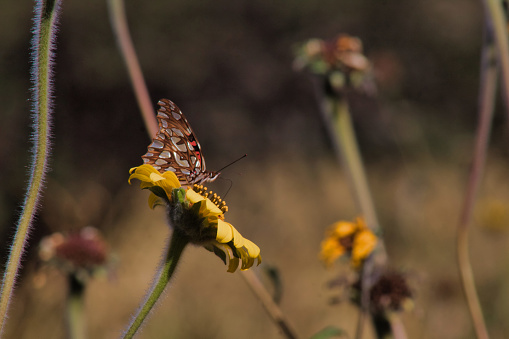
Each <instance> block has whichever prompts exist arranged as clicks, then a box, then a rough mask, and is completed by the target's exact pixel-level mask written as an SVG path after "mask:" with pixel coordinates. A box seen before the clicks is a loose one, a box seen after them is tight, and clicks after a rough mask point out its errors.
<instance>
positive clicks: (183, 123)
mask: <svg viewBox="0 0 509 339" xmlns="http://www.w3.org/2000/svg"><path fill="white" fill-rule="evenodd" d="M158 105H159V106H160V107H159V109H158V110H157V121H158V124H159V131H158V132H157V134H156V136H155V138H154V139H153V141H152V143H151V144H150V145H149V146H148V152H147V153H146V154H145V155H143V156H142V159H143V162H144V163H145V164H149V165H152V166H153V167H154V168H155V169H157V170H158V171H159V172H161V173H162V172H165V171H172V172H175V174H176V175H177V177H178V179H179V181H180V182H181V183H182V184H183V185H188V184H194V183H201V182H204V181H212V180H214V179H215V178H216V177H217V174H216V173H215V172H207V170H206V167H205V159H204V158H203V154H202V151H201V147H200V143H199V142H198V139H197V138H196V135H195V134H194V132H193V130H192V129H191V126H190V125H189V122H188V121H187V119H186V118H185V117H184V115H183V114H182V111H181V110H180V109H179V108H178V107H177V105H175V104H174V103H173V102H172V101H170V100H168V99H161V100H160V101H159V102H158Z"/></svg>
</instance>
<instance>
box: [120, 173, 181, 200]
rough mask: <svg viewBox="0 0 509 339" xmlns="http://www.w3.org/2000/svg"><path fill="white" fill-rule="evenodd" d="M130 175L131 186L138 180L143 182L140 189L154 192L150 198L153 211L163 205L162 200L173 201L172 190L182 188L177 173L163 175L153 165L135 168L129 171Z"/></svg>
mask: <svg viewBox="0 0 509 339" xmlns="http://www.w3.org/2000/svg"><path fill="white" fill-rule="evenodd" d="M133 172H134V173H133ZM129 174H131V175H130V176H129V184H130V183H131V180H132V179H138V180H140V181H141V184H140V188H148V189H150V190H151V191H152V194H150V197H149V198H148V204H149V206H150V208H152V209H153V208H154V207H155V206H156V205H161V204H162V201H161V198H162V199H168V200H171V192H172V190H173V189H174V188H180V182H179V180H178V178H177V176H176V175H175V173H173V172H172V171H166V172H164V173H162V174H161V173H159V171H157V170H156V169H155V168H154V167H152V166H151V165H147V164H145V165H141V166H138V167H133V168H131V169H130V170H129ZM158 188H159V189H158ZM161 189H162V190H163V191H164V193H163V192H162V191H161Z"/></svg>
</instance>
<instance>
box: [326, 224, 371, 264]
mask: <svg viewBox="0 0 509 339" xmlns="http://www.w3.org/2000/svg"><path fill="white" fill-rule="evenodd" d="M377 240H378V239H377V237H376V235H375V234H373V232H371V230H369V229H368V228H367V226H366V224H365V222H364V219H363V218H357V220H356V221H355V222H349V221H338V222H336V223H335V224H333V225H332V226H331V227H330V228H329V229H328V230H327V232H326V238H325V239H324V240H323V241H322V249H321V252H320V259H321V260H322V261H323V262H325V264H326V265H327V266H330V265H331V264H332V263H333V262H334V261H335V260H336V259H337V258H339V257H340V256H342V255H349V256H350V259H351V264H352V266H354V267H356V268H358V267H360V265H361V263H362V261H363V260H364V259H366V258H367V257H368V256H369V255H370V254H371V252H373V250H374V249H375V247H376V244H377Z"/></svg>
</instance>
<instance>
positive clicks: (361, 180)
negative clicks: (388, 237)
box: [326, 97, 379, 232]
mask: <svg viewBox="0 0 509 339" xmlns="http://www.w3.org/2000/svg"><path fill="white" fill-rule="evenodd" d="M326 112H327V115H328V120H329V121H330V123H331V125H332V127H333V133H334V136H335V139H336V140H337V145H336V146H337V147H338V149H339V154H340V157H341V158H342V160H343V166H344V167H345V169H346V172H347V175H348V178H349V182H350V183H351V185H352V191H353V194H354V198H355V201H356V203H357V206H358V207H359V210H360V211H361V213H362V216H363V217H364V219H365V220H366V224H367V225H368V227H370V228H371V229H372V230H373V231H375V232H377V231H378V230H379V223H378V219H377V216H376V212H375V208H374V206H373V200H372V198H371V193H370V191H369V186H368V182H367V179H366V174H365V171H364V166H363V164H362V159H361V156H360V153H359V149H358V146H357V141H356V137H355V131H354V129H353V126H352V120H351V117H350V110H349V108H348V104H347V102H346V100H344V99H342V98H338V97H328V98H327V102H326Z"/></svg>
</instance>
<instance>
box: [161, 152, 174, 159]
mask: <svg viewBox="0 0 509 339" xmlns="http://www.w3.org/2000/svg"><path fill="white" fill-rule="evenodd" d="M159 158H164V159H170V158H171V153H170V152H168V151H162V152H161V154H159Z"/></svg>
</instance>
